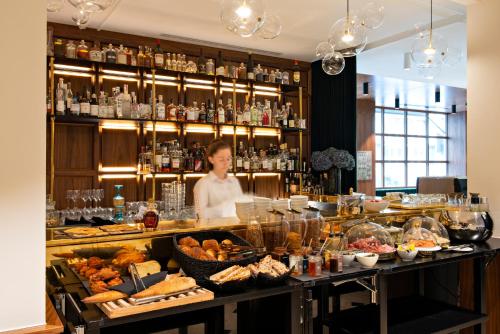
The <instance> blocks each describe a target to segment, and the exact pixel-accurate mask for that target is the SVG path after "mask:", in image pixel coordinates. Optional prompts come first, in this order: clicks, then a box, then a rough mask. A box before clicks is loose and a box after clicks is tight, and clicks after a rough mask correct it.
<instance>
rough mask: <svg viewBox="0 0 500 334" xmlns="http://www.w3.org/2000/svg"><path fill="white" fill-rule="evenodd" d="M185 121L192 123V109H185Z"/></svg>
mask: <svg viewBox="0 0 500 334" xmlns="http://www.w3.org/2000/svg"><path fill="white" fill-rule="evenodd" d="M186 121H187V122H194V110H193V107H186Z"/></svg>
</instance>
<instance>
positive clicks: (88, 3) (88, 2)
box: [47, 0, 114, 29]
mask: <svg viewBox="0 0 500 334" xmlns="http://www.w3.org/2000/svg"><path fill="white" fill-rule="evenodd" d="M67 1H68V2H69V4H70V5H72V6H73V7H75V8H76V10H77V11H76V13H75V14H74V15H73V16H72V17H71V19H72V20H73V22H75V23H76V25H77V26H78V27H80V28H82V29H83V28H85V25H86V24H87V23H88V22H89V19H90V15H91V14H93V13H97V12H102V11H104V10H106V9H107V8H109V6H111V5H112V4H113V1H114V0H67ZM63 2H64V1H63V0H47V11H48V12H50V13H55V12H58V11H60V10H61V9H62V8H63V6H64V3H63Z"/></svg>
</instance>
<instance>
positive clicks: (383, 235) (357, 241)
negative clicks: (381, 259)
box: [345, 222, 396, 254]
mask: <svg viewBox="0 0 500 334" xmlns="http://www.w3.org/2000/svg"><path fill="white" fill-rule="evenodd" d="M345 238H346V239H347V248H348V249H350V250H360V251H363V252H370V253H377V254H384V253H393V252H394V251H395V250H396V249H395V248H394V239H393V238H392V236H391V234H390V233H389V232H387V231H386V230H385V229H384V228H383V227H382V226H380V225H378V224H375V223H370V222H367V223H362V224H358V225H355V226H353V227H351V228H350V229H349V230H348V231H347V233H346V235H345Z"/></svg>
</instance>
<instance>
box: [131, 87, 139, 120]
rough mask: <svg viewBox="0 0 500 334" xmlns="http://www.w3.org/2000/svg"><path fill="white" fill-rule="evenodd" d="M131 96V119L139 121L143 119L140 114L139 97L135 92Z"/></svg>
mask: <svg viewBox="0 0 500 334" xmlns="http://www.w3.org/2000/svg"><path fill="white" fill-rule="evenodd" d="M131 95H132V103H131V105H130V118H132V119H139V118H140V117H141V114H140V112H139V104H138V103H137V96H136V95H135V92H132V93H131Z"/></svg>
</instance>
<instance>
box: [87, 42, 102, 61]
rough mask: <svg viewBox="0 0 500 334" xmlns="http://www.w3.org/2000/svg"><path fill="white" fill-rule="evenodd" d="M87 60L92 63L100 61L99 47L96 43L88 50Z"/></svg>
mask: <svg viewBox="0 0 500 334" xmlns="http://www.w3.org/2000/svg"><path fill="white" fill-rule="evenodd" d="M89 58H90V60H92V61H99V62H100V61H102V54H101V47H100V46H99V42H98V41H96V42H95V43H94V46H93V47H92V48H91V49H90V51H89Z"/></svg>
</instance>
